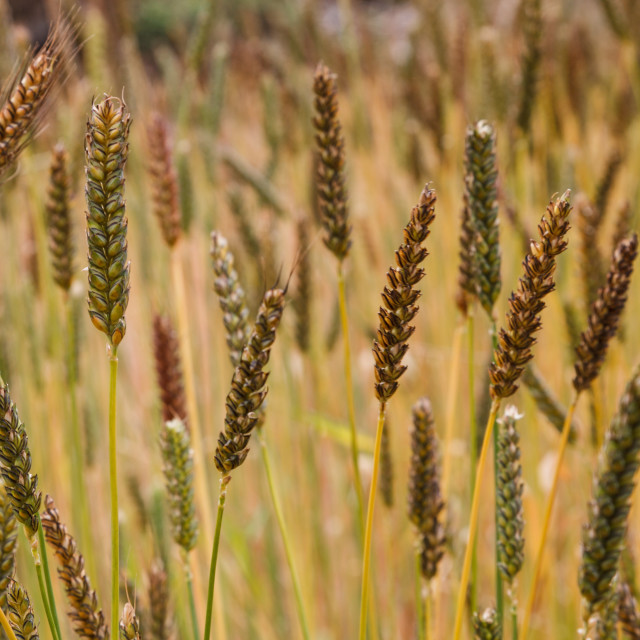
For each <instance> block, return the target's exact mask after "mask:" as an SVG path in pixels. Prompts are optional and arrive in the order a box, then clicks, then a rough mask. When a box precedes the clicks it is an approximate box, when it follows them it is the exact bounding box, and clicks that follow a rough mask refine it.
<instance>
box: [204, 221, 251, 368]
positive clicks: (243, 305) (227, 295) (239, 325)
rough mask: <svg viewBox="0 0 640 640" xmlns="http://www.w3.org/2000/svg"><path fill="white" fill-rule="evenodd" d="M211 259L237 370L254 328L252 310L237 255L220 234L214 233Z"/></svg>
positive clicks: (230, 351) (232, 359) (214, 284)
mask: <svg viewBox="0 0 640 640" xmlns="http://www.w3.org/2000/svg"><path fill="white" fill-rule="evenodd" d="M211 258H212V261H213V270H214V272H215V274H216V280H215V282H214V283H213V288H214V290H215V292H216V293H217V294H218V300H219V302H220V308H221V309H222V320H223V322H224V326H225V329H226V330H227V346H228V347H229V357H230V358H231V364H232V365H233V366H234V367H237V366H238V365H239V364H240V359H241V358H242V350H243V349H244V346H245V344H247V340H248V339H249V335H250V333H251V328H250V327H249V323H248V322H247V318H248V316H249V309H248V307H247V300H246V295H245V292H244V289H243V288H242V286H241V285H240V279H239V278H238V274H237V272H236V270H235V268H234V258H233V253H231V251H230V250H229V243H228V242H227V239H226V238H225V237H224V236H223V235H222V234H220V233H218V232H217V231H212V232H211Z"/></svg>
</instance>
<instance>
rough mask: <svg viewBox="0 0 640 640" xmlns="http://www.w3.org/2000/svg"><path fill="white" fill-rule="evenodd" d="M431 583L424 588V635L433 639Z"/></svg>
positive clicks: (426, 638) (426, 639) (428, 639)
mask: <svg viewBox="0 0 640 640" xmlns="http://www.w3.org/2000/svg"><path fill="white" fill-rule="evenodd" d="M431 604H432V603H431V584H429V583H428V584H427V586H426V588H425V589H424V637H425V640H431V616H432V610H433V607H432V606H431Z"/></svg>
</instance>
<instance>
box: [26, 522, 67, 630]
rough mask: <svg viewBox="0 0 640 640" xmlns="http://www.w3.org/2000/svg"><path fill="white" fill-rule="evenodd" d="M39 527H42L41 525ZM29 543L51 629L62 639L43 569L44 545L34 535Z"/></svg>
mask: <svg viewBox="0 0 640 640" xmlns="http://www.w3.org/2000/svg"><path fill="white" fill-rule="evenodd" d="M38 529H42V527H41V526H39V527H38ZM29 544H30V546H31V555H32V556H33V562H34V564H35V567H36V576H37V577H38V588H39V589H40V597H41V598H42V604H43V605H44V612H45V615H46V616H47V622H48V623H49V629H50V631H51V635H52V636H53V640H62V636H61V635H60V634H59V633H58V630H57V628H56V623H55V621H54V619H53V613H52V611H51V603H50V602H49V594H48V592H47V586H46V584H45V579H44V573H43V570H42V559H41V556H40V546H42V549H43V550H44V545H40V544H39V542H38V539H37V538H36V537H35V536H34V537H33V538H29Z"/></svg>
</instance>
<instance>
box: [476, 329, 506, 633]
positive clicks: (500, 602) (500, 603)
mask: <svg viewBox="0 0 640 640" xmlns="http://www.w3.org/2000/svg"><path fill="white" fill-rule="evenodd" d="M491 342H492V346H493V352H494V353H495V352H496V350H497V348H498V333H497V328H496V323H495V320H494V321H493V322H492V324H491ZM499 425H500V423H498V424H497V425H496V428H495V429H494V430H493V480H494V505H495V557H496V562H495V567H496V615H497V617H498V621H499V623H500V628H502V626H503V622H504V596H503V588H502V574H501V573H500V569H499V567H498V557H499V556H498V495H497V493H496V490H497V488H498V471H499V469H498V438H499V435H500V426H499ZM474 611H475V609H474Z"/></svg>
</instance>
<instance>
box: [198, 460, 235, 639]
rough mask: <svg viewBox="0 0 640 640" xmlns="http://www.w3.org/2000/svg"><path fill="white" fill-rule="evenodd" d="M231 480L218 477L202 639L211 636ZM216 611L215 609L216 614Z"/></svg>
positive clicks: (225, 476) (225, 477)
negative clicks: (218, 565)
mask: <svg viewBox="0 0 640 640" xmlns="http://www.w3.org/2000/svg"><path fill="white" fill-rule="evenodd" d="M230 480H231V476H230V475H229V474H228V473H224V474H222V477H221V478H220V496H219V497H218V515H217V517H216V531H215V534H214V536H213V548H212V549H211V565H210V567H209V588H208V590H207V617H206V619H205V622H204V640H209V639H210V638H211V618H212V613H213V601H214V593H215V590H214V587H215V583H216V566H217V564H218V548H219V547H220V532H221V531H222V516H223V515H224V505H225V502H226V501H227V485H228V484H229V481H230ZM217 614H218V612H217V611H216V615H217Z"/></svg>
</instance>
